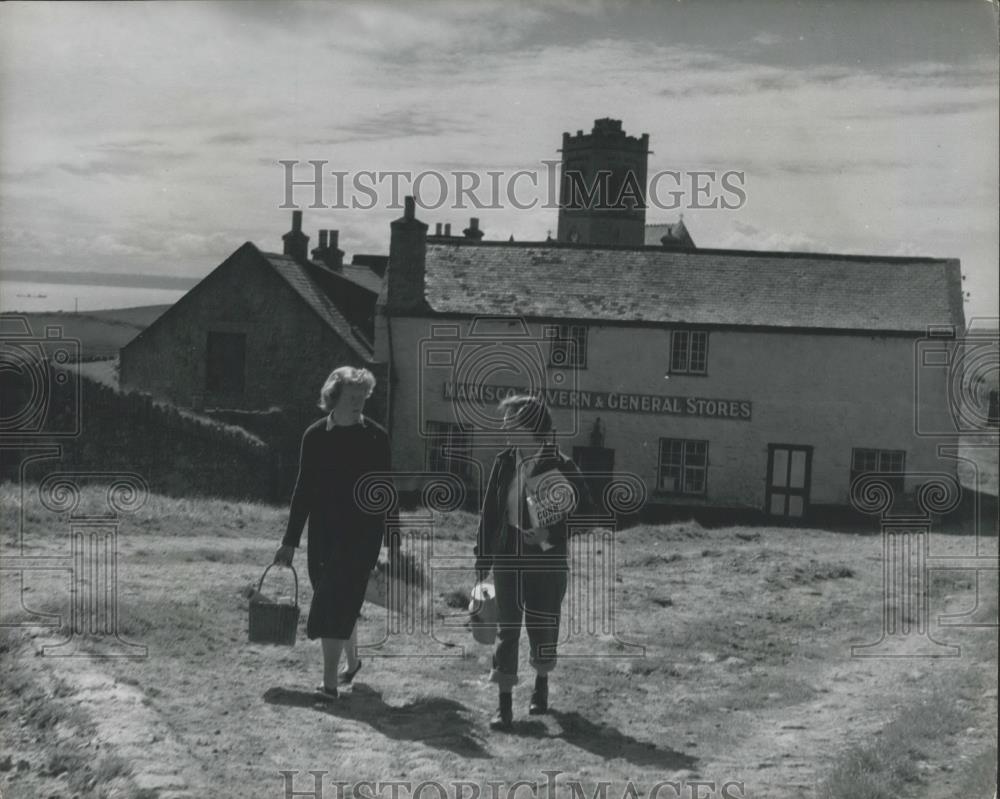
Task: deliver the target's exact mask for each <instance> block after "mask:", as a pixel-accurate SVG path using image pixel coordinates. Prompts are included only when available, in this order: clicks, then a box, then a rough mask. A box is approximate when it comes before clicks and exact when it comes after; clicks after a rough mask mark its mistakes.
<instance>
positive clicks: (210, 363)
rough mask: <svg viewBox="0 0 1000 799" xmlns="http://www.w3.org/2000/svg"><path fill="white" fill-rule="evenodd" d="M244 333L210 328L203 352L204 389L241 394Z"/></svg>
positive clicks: (244, 353)
mask: <svg viewBox="0 0 1000 799" xmlns="http://www.w3.org/2000/svg"><path fill="white" fill-rule="evenodd" d="M246 352H247V336H246V333H221V332H218V331H215V330H210V331H209V333H208V340H207V343H206V353H205V391H206V392H209V393H212V394H227V395H240V396H242V395H243V391H244V388H245V385H246Z"/></svg>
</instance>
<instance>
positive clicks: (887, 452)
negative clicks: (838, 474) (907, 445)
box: [851, 447, 906, 495]
mask: <svg viewBox="0 0 1000 799" xmlns="http://www.w3.org/2000/svg"><path fill="white" fill-rule="evenodd" d="M905 468H906V452H904V451H903V450H901V449H862V448H860V447H855V448H854V449H853V450H851V483H853V482H854V480H855V479H856V478H857V477H858V476H860V475H862V474H868V473H869V472H892V473H894V474H898V475H899V477H892V478H887V479H888V481H889V483H890V485H892V487H893V489H894V490H895V492H896V494H897V495H898V494H902V493H903V472H904V470H905Z"/></svg>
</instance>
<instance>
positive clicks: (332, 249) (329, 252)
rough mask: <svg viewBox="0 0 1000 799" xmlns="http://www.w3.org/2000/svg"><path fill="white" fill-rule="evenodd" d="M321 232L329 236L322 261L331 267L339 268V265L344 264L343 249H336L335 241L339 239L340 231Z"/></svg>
mask: <svg viewBox="0 0 1000 799" xmlns="http://www.w3.org/2000/svg"><path fill="white" fill-rule="evenodd" d="M323 232H324V233H327V235H328V236H329V239H328V241H327V247H326V252H325V253H324V255H323V263H325V264H326V265H327V266H328V267H330V268H331V269H340V267H342V266H343V265H344V251H343V250H340V249H337V241H338V240H339V239H340V231H339V230H329V231H323Z"/></svg>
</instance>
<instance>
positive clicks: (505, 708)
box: [490, 691, 514, 730]
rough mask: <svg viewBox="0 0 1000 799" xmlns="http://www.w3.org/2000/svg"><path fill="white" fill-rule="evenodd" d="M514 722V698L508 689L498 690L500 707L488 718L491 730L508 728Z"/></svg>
mask: <svg viewBox="0 0 1000 799" xmlns="http://www.w3.org/2000/svg"><path fill="white" fill-rule="evenodd" d="M513 723H514V698H513V696H511V693H510V691H507V692H504V691H501V692H500V707H499V708H498V709H497V712H496V715H495V716H494V717H493V718H492V719H490V729H491V730H509V729H510V728H511V726H512V725H513Z"/></svg>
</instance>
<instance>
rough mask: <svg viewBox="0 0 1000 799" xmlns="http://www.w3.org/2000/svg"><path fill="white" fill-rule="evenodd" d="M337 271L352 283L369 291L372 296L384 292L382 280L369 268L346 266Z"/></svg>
mask: <svg viewBox="0 0 1000 799" xmlns="http://www.w3.org/2000/svg"><path fill="white" fill-rule="evenodd" d="M337 271H338V272H339V273H340V274H342V275H343V276H344V277H346V278H347V279H348V280H350V281H351V282H352V283H354V284H356V285H358V286H361V287H362V288H364V289H368V291H370V292H371V293H372V294H378V293H379V291H381V290H382V278H381V277H379V276H378V275H376V274H375V273H374V272H373V271H372V270H371V269H369V268H368V267H367V266H356V265H354V264H344V265H343V266H342V267H340V268H339V269H338V270H337Z"/></svg>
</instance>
